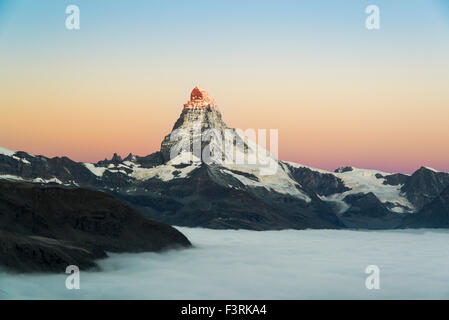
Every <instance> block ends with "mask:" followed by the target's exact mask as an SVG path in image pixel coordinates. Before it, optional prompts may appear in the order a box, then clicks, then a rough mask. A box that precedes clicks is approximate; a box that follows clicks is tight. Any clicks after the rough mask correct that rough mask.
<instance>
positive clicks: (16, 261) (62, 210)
mask: <svg viewBox="0 0 449 320" xmlns="http://www.w3.org/2000/svg"><path fill="white" fill-rule="evenodd" d="M189 245H190V242H189V240H188V239H187V238H186V237H184V235H182V234H181V233H180V232H179V231H177V230H176V229H174V228H172V227H170V226H168V225H165V224H163V223H160V222H156V221H152V220H150V219H148V218H146V217H144V216H143V215H142V214H141V213H139V212H137V211H136V210H135V209H133V208H131V207H130V206H129V205H127V204H124V203H122V202H120V201H119V200H117V199H115V198H113V197H112V196H111V195H108V194H106V193H103V192H99V191H92V190H87V189H80V188H76V189H73V188H61V187H42V186H39V185H34V184H28V183H17V182H7V181H2V180H0V265H2V266H4V267H7V268H9V269H12V270H17V271H55V272H56V271H59V272H63V271H64V270H65V267H66V266H67V265H69V264H74V265H77V266H79V267H80V268H82V269H83V268H84V269H85V268H89V267H93V266H95V262H94V259H97V258H101V257H105V256H106V252H142V251H161V250H164V249H168V248H176V247H188V246H189Z"/></svg>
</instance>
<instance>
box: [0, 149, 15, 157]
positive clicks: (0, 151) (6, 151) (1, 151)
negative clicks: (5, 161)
mask: <svg viewBox="0 0 449 320" xmlns="http://www.w3.org/2000/svg"><path fill="white" fill-rule="evenodd" d="M0 154H2V155H5V156H8V157H12V156H13V155H15V154H16V152H15V151H11V150H9V149H6V148H2V147H0Z"/></svg>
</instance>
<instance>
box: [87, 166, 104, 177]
mask: <svg viewBox="0 0 449 320" xmlns="http://www.w3.org/2000/svg"><path fill="white" fill-rule="evenodd" d="M83 164H84V166H85V167H86V168H87V169H89V170H90V172H92V173H93V174H94V175H96V176H97V177H102V176H103V174H104V172H105V171H106V168H105V167H97V166H96V165H94V164H92V163H83Z"/></svg>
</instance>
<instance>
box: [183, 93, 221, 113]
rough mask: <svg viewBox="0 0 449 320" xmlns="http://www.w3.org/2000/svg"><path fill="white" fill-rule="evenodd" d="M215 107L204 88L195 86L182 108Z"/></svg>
mask: <svg viewBox="0 0 449 320" xmlns="http://www.w3.org/2000/svg"><path fill="white" fill-rule="evenodd" d="M201 108H210V109H212V110H214V109H215V102H214V100H213V99H212V98H211V97H210V96H209V94H208V93H207V91H206V90H204V89H203V88H201V87H195V88H193V90H192V93H191V94H190V101H189V102H187V103H186V104H184V109H201Z"/></svg>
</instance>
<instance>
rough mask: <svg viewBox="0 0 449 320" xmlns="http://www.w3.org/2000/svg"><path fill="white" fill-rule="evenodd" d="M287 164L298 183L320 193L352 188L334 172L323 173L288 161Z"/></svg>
mask: <svg viewBox="0 0 449 320" xmlns="http://www.w3.org/2000/svg"><path fill="white" fill-rule="evenodd" d="M286 165H287V167H288V168H289V170H290V172H291V174H292V176H293V178H294V179H295V180H296V181H297V182H298V183H300V184H301V185H302V186H303V187H305V188H307V189H309V190H311V191H313V192H315V193H316V194H318V195H321V196H329V195H331V194H334V193H343V192H345V191H348V190H351V189H350V188H348V187H346V186H345V184H344V183H343V181H342V180H341V179H339V178H337V177H336V176H335V175H333V174H330V173H321V172H318V171H314V170H312V169H310V168H307V167H294V166H292V165H290V164H288V163H286Z"/></svg>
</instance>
